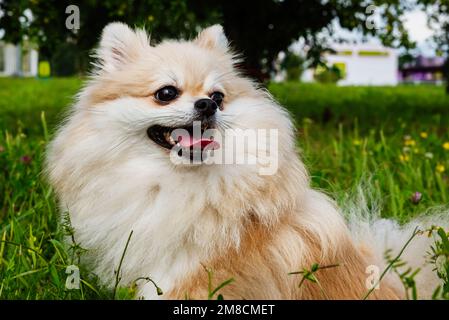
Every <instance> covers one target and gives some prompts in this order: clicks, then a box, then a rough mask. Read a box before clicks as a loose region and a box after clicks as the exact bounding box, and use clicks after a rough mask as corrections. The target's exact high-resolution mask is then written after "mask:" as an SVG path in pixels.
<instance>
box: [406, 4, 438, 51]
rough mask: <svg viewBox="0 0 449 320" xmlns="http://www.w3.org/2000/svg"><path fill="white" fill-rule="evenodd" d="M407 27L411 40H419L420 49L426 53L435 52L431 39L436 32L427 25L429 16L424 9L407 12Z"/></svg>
mask: <svg viewBox="0 0 449 320" xmlns="http://www.w3.org/2000/svg"><path fill="white" fill-rule="evenodd" d="M405 27H406V29H407V30H408V32H409V37H410V40H412V41H416V42H417V47H418V49H419V50H420V51H421V52H422V53H423V54H424V55H432V54H434V49H433V48H432V41H431V37H432V35H433V33H434V32H433V31H432V30H431V29H430V28H429V27H428V26H427V16H426V13H425V12H424V11H423V10H418V9H416V10H414V11H411V12H409V13H407V14H406V15H405ZM426 40H429V41H426Z"/></svg>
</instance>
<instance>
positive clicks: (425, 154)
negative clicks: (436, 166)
mask: <svg viewBox="0 0 449 320" xmlns="http://www.w3.org/2000/svg"><path fill="white" fill-rule="evenodd" d="M424 156H425V157H426V158H427V159H433V153H432V152H426V153H424Z"/></svg>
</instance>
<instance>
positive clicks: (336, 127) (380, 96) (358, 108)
mask: <svg viewBox="0 0 449 320" xmlns="http://www.w3.org/2000/svg"><path fill="white" fill-rule="evenodd" d="M80 85H81V80H79V79H49V80H36V79H0V128H1V132H0V167H1V170H2V173H1V175H0V203H1V211H0V241H1V242H0V299H84V298H107V297H111V293H110V292H108V291H105V290H101V289H99V286H98V284H97V281H96V279H95V278H94V277H91V276H90V275H89V274H88V273H87V271H86V270H82V274H81V275H82V279H83V281H84V282H83V283H82V285H81V288H82V290H66V289H65V279H66V277H67V275H66V273H65V271H66V267H67V266H68V265H71V264H73V263H74V262H75V263H76V261H74V255H73V251H71V250H70V249H67V248H66V247H64V246H63V245H62V238H63V230H62V228H61V227H58V223H57V222H58V213H57V210H56V204H55V199H54V196H53V194H52V191H51V189H50V188H49V186H48V185H47V184H46V183H45V181H44V179H43V177H42V174H41V170H42V158H43V152H44V148H45V145H46V143H47V140H48V139H49V136H51V134H52V132H54V129H55V126H56V124H57V122H58V121H59V120H61V118H62V113H61V111H62V110H63V108H64V107H66V106H67V105H68V104H69V103H70V102H71V101H72V97H73V95H74V94H75V93H76V91H77V90H78V89H79V87H80ZM270 90H271V91H272V92H273V94H274V95H275V96H276V97H277V98H278V99H279V100H280V101H281V103H282V104H284V105H285V106H286V107H287V108H288V109H289V110H290V111H291V113H292V115H293V116H294V118H295V120H296V123H297V127H298V150H299V151H300V153H301V155H302V157H303V159H304V161H305V162H306V164H307V166H308V168H309V170H310V172H311V175H312V183H313V185H314V186H315V187H317V188H321V189H323V190H324V191H326V192H328V193H330V194H331V195H332V196H333V197H334V198H335V199H337V201H339V202H340V203H341V204H344V203H343V201H344V199H345V195H346V194H347V193H348V192H350V191H351V190H353V189H354V188H355V187H356V186H358V185H359V183H361V182H362V181H364V180H366V179H367V178H370V179H371V184H370V185H371V186H372V188H375V190H371V191H372V192H375V193H376V194H378V195H379V197H380V200H381V202H382V205H383V207H382V215H383V216H387V217H393V218H395V219H398V220H400V221H406V220H408V219H410V218H411V217H413V216H415V215H416V214H419V213H422V212H424V211H425V210H426V209H427V208H429V207H432V206H437V205H441V204H446V203H447V202H448V198H449V180H448V174H449V157H448V156H449V132H448V128H447V124H448V123H449V98H448V97H446V96H445V95H444V90H443V88H439V87H398V88H338V87H335V86H320V85H298V84H295V83H288V84H275V85H271V86H270ZM42 111H45V117H42ZM417 194H419V195H420V196H417ZM81 246H82V244H81ZM72 249H73V248H72ZM117 296H118V297H122V298H129V297H130V293H129V292H128V291H126V290H125V291H123V290H122V291H120V289H119V292H118V293H117Z"/></svg>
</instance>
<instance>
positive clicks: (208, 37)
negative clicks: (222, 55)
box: [195, 24, 229, 51]
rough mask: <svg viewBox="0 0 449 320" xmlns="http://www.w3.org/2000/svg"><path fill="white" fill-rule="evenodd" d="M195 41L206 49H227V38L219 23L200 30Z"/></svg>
mask: <svg viewBox="0 0 449 320" xmlns="http://www.w3.org/2000/svg"><path fill="white" fill-rule="evenodd" d="M195 43H196V44H198V45H199V46H200V47H203V48H206V49H219V50H223V51H226V50H227V49H228V44H229V43H228V39H227V38H226V36H225V33H224V31H223V27H222V26H220V25H219V24H216V25H213V26H211V27H209V28H206V29H204V30H202V31H201V32H200V33H199V34H198V36H197V37H196V39H195Z"/></svg>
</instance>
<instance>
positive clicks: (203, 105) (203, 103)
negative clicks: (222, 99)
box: [194, 99, 218, 116]
mask: <svg viewBox="0 0 449 320" xmlns="http://www.w3.org/2000/svg"><path fill="white" fill-rule="evenodd" d="M194 107H195V110H196V111H198V112H201V114H203V115H205V116H212V115H214V114H215V112H217V109H218V106H217V103H215V101H214V100H212V99H200V100H198V101H196V102H195V105H194Z"/></svg>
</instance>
